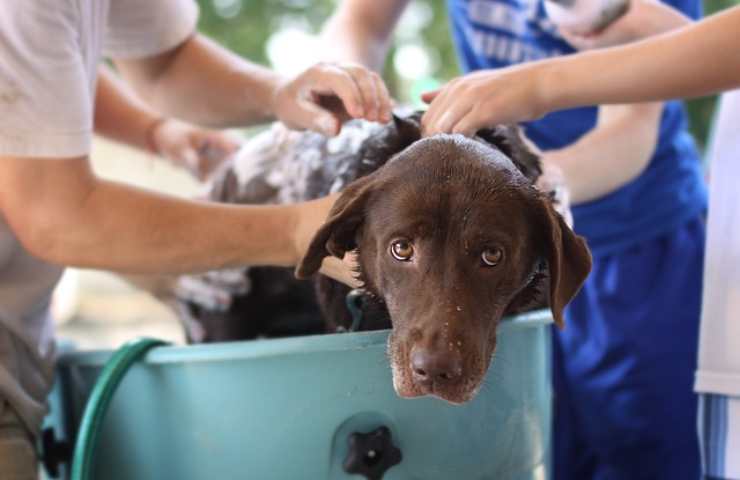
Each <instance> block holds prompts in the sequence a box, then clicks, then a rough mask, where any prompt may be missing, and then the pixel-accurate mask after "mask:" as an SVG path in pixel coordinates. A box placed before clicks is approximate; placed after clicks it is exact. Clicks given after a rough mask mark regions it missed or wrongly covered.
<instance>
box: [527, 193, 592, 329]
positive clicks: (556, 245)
mask: <svg viewBox="0 0 740 480" xmlns="http://www.w3.org/2000/svg"><path fill="white" fill-rule="evenodd" d="M538 203H539V208H537V209H536V210H537V215H538V217H539V218H538V223H539V224H540V225H541V228H542V237H541V241H542V242H543V250H544V251H543V255H544V257H545V260H546V261H547V271H548V278H549V288H550V291H549V300H550V310H551V311H552V316H553V318H554V319H555V324H556V325H557V326H558V327H560V328H563V326H564V322H563V310H564V309H565V306H566V305H568V303H569V302H570V301H571V300H572V299H573V297H575V296H576V294H577V293H578V291H579V290H580V289H581V286H582V285H583V282H585V281H586V277H588V274H589V272H590V271H591V252H590V251H589V249H588V247H587V246H586V241H585V240H584V239H583V237H580V236H578V235H576V234H575V233H574V232H573V230H571V228H570V227H569V226H568V225H567V224H566V223H565V221H564V220H563V217H561V216H560V214H559V213H557V212H556V211H555V209H554V208H553V207H552V205H551V204H550V201H549V200H548V199H547V198H545V197H544V196H543V195H540V198H539V201H538Z"/></svg>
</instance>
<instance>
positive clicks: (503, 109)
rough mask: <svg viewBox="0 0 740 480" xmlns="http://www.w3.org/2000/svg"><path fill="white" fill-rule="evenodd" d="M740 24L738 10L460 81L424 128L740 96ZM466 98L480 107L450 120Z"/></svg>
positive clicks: (441, 96) (433, 96) (436, 95)
mask: <svg viewBox="0 0 740 480" xmlns="http://www.w3.org/2000/svg"><path fill="white" fill-rule="evenodd" d="M739 24H740V7H733V8H731V9H728V10H727V11H725V12H723V13H718V14H715V15H713V16H711V17H708V18H706V19H704V20H702V21H699V22H696V23H694V24H691V25H688V26H686V27H683V28H681V29H679V30H676V31H672V32H668V33H664V34H662V35H659V36H656V37H653V38H650V39H646V40H641V41H638V42H635V43H631V44H629V45H625V46H621V47H613V48H607V49H602V50H593V51H588V52H584V53H579V54H577V55H569V56H565V57H559V58H553V59H548V60H543V61H539V62H534V63H530V64H526V65H518V66H515V67H510V68H506V69H501V70H495V71H490V70H489V71H485V72H480V74H478V76H477V77H475V78H471V81H470V82H466V83H465V84H462V83H460V82H459V81H458V82H457V83H455V81H453V82H451V83H449V84H448V85H447V86H445V87H444V88H443V89H442V90H440V91H435V92H428V93H427V94H425V95H424V99H425V100H426V101H429V102H432V104H431V105H430V108H429V111H428V113H427V116H425V126H426V128H427V129H428V130H432V131H433V130H439V129H442V130H444V129H447V130H450V131H461V132H467V131H472V130H475V129H477V128H480V127H481V126H485V125H490V124H493V123H513V122H519V121H525V120H533V119H536V118H539V117H541V116H542V115H544V114H545V113H547V112H551V111H555V110H561V109H565V108H573V107H581V106H586V105H595V104H619V103H628V102H645V101H655V100H668V99H672V98H680V97H696V96H701V95H708V94H712V93H716V92H719V91H722V90H728V89H732V88H736V87H738V86H740V55H734V54H728V51H729V52H731V51H732V48H733V47H734V45H737V44H738V42H740V29H738V28H737V25H739ZM463 93H464V95H465V97H466V98H470V99H475V101H472V100H471V101H470V102H468V104H467V107H465V106H460V107H458V109H457V111H456V112H453V113H452V114H451V115H452V116H451V117H450V116H448V117H446V118H444V119H443V118H442V115H441V113H442V112H444V111H445V108H446V106H447V105H449V101H450V99H451V98H453V97H454V96H455V95H457V96H458V97H460V96H461V95H462V94H463ZM431 112H437V113H436V114H434V115H433V116H432V113H431ZM443 122H444V123H443Z"/></svg>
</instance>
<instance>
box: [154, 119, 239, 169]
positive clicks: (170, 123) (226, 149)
mask: <svg viewBox="0 0 740 480" xmlns="http://www.w3.org/2000/svg"><path fill="white" fill-rule="evenodd" d="M151 143H152V148H153V150H154V151H155V152H156V153H158V154H159V155H161V156H162V157H164V158H166V159H167V160H169V161H171V162H172V163H173V164H175V165H177V166H179V167H181V168H184V169H186V170H187V171H188V172H190V173H191V174H192V175H193V176H195V177H196V178H198V179H199V180H205V179H207V178H208V177H209V176H210V174H211V173H213V171H214V170H215V169H216V168H217V167H218V166H219V165H220V164H221V163H222V162H223V161H224V160H225V159H227V158H228V157H229V155H231V154H232V153H234V152H235V151H236V150H237V149H238V148H239V142H238V141H236V140H234V139H233V138H231V137H230V136H228V135H226V134H224V133H223V132H219V131H216V130H207V129H203V128H199V127H196V126H194V125H190V124H188V123H184V122H181V121H179V120H175V119H171V118H168V119H165V120H164V121H162V122H160V123H157V124H156V125H155V127H154V129H153V130H152V132H151Z"/></svg>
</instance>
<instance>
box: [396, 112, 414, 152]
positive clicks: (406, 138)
mask: <svg viewBox="0 0 740 480" xmlns="http://www.w3.org/2000/svg"><path fill="white" fill-rule="evenodd" d="M393 125H394V126H395V127H396V132H397V135H398V142H399V143H400V144H402V145H403V147H402V148H401V149H403V148H405V147H407V146H409V145H411V144H412V143H414V142H415V141H417V140H419V139H420V138H421V114H420V113H419V112H417V113H415V114H412V115H406V116H401V115H396V114H395V113H394V114H393ZM401 149H399V151H400V150H401Z"/></svg>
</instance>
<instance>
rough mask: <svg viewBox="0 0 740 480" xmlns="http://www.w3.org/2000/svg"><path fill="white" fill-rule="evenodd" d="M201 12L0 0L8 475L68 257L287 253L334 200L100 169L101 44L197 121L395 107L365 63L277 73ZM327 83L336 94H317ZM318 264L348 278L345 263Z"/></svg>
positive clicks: (3, 398)
mask: <svg viewBox="0 0 740 480" xmlns="http://www.w3.org/2000/svg"><path fill="white" fill-rule="evenodd" d="M197 17H198V9H197V6H196V4H195V3H194V2H193V1H192V0H153V1H152V0H97V1H94V2H90V1H85V0H36V1H33V2H6V3H4V4H3V8H2V9H0V112H2V114H1V115H0V478H2V479H3V480H5V479H14V480H15V479H23V480H27V479H31V478H36V473H35V462H36V459H35V453H34V448H33V438H34V437H35V436H36V435H37V433H38V429H39V427H40V425H41V420H42V418H43V416H44V413H45V398H46V395H47V392H48V389H49V386H50V382H51V378H52V371H53V360H54V342H53V330H52V322H51V321H50V318H49V313H48V306H49V297H50V294H51V291H52V289H53V287H54V285H55V284H56V282H57V280H58V279H59V276H60V275H61V273H62V270H63V266H66V265H72V266H78V267H89V268H104V269H110V270H116V271H119V272H123V273H127V272H133V273H148V272H157V273H182V272H196V271H202V270H209V269H214V268H219V267H227V266H237V265H247V264H252V265H254V264H262V265H264V264H271V265H286V266H287V265H294V264H295V263H296V262H297V261H298V259H299V258H300V255H301V254H302V252H303V251H304V250H305V247H306V245H307V244H308V242H309V241H310V238H311V236H312V233H313V232H314V231H315V230H316V229H317V228H318V226H319V225H320V224H321V223H322V221H323V219H324V218H325V217H326V214H327V213H328V211H329V209H330V208H331V206H332V204H333V201H334V200H335V198H336V197H335V196H333V197H328V198H325V199H321V200H318V201H314V202H308V203H305V204H298V205H291V206H233V205H231V206H226V205H216V204H206V203H202V202H194V201H188V200H181V199H175V198H170V197H166V196H163V195H158V194H155V193H151V192H147V191H144V190H141V189H136V188H133V187H129V186H125V185H122V184H119V183H115V182H111V181H107V180H102V179H100V178H98V177H96V176H95V175H94V173H93V172H92V170H91V168H90V164H89V158H88V157H89V153H90V143H91V136H92V131H93V117H94V112H95V99H96V85H97V82H96V80H97V72H98V68H99V63H100V60H101V58H103V57H104V56H105V57H110V58H111V59H112V60H113V61H114V63H115V65H116V67H117V69H118V70H119V71H120V72H121V74H122V76H123V77H124V78H125V79H126V80H127V81H128V82H129V83H130V84H131V85H132V86H133V88H134V90H135V91H136V93H137V94H138V95H139V96H140V97H141V98H142V99H143V100H144V101H146V103H147V104H149V105H151V106H152V107H153V111H157V112H162V114H163V115H165V116H167V117H171V118H178V119H181V120H183V121H186V122H191V123H194V124H198V125H203V126H209V127H228V126H244V125H247V124H254V123H258V122H262V121H266V120H269V119H272V118H277V119H279V120H282V121H283V122H285V123H286V124H287V125H288V126H289V127H292V128H299V129H302V128H309V129H314V130H317V131H320V132H323V133H326V134H329V135H331V134H335V133H337V132H338V131H339V129H340V128H341V124H342V122H343V121H344V120H346V119H348V118H364V119H367V120H370V121H382V122H387V121H389V120H390V105H391V102H390V99H389V97H388V92H387V90H386V88H385V86H384V85H383V82H382V80H381V79H380V77H379V76H378V75H376V74H375V73H372V72H370V71H368V70H366V69H364V68H362V67H359V66H354V65H339V64H319V65H316V66H314V67H311V68H309V69H308V70H306V71H305V72H304V73H302V74H300V75H298V76H296V77H295V78H290V79H286V78H282V77H280V76H279V75H277V74H276V73H274V72H272V71H270V70H268V69H266V68H263V67H260V66H258V65H255V64H252V63H249V62H248V61H246V60H244V59H241V58H240V57H238V56H236V55H234V54H232V53H230V52H228V51H226V50H225V49H223V48H221V47H220V46H218V45H216V44H215V43H213V42H212V41H210V40H208V39H207V38H205V37H203V36H201V35H199V34H198V33H197V32H196V30H195V27H196V21H197ZM331 97H336V98H338V99H339V100H340V101H339V102H336V101H329V102H324V100H325V99H327V98H331ZM327 105H332V106H333V105H339V107H336V108H334V109H331V110H330V109H328V107H327ZM164 122H165V120H161V121H160V120H157V124H153V123H152V122H148V123H142V124H141V125H140V126H138V127H132V130H131V131H134V132H138V133H136V134H135V136H137V138H138V140H136V141H138V142H144V143H145V144H147V145H149V144H154V143H155V141H154V140H151V139H150V137H152V136H156V131H157V130H159V131H160V134H161V133H162V132H161V128H159V127H160V125H158V124H159V123H164ZM171 126H172V123H170V127H171ZM101 128H102V129H104V128H105V127H104V126H102V125H101ZM163 153H167V152H163ZM190 156H191V157H192V155H190ZM324 271H325V272H326V273H327V274H329V275H332V276H334V277H335V278H338V279H340V280H344V281H347V282H349V281H350V278H351V276H350V272H349V267H347V266H345V265H344V264H342V262H341V261H331V262H327V263H325V266H324Z"/></svg>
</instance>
